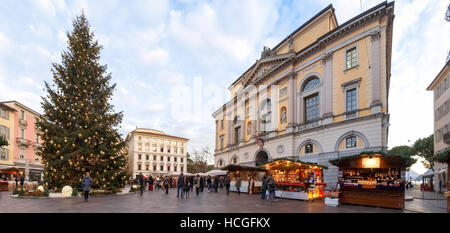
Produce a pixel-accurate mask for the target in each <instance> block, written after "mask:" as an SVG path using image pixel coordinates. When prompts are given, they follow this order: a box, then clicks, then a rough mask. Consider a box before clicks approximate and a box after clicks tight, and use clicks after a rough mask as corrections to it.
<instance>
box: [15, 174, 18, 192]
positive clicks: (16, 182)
mask: <svg viewBox="0 0 450 233" xmlns="http://www.w3.org/2000/svg"><path fill="white" fill-rule="evenodd" d="M15 180H16V188H17V189H18V188H19V185H18V184H19V174H16V179H15Z"/></svg>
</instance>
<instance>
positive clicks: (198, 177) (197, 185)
mask: <svg viewBox="0 0 450 233" xmlns="http://www.w3.org/2000/svg"><path fill="white" fill-rule="evenodd" d="M194 186H195V193H196V194H197V196H198V192H199V189H200V176H199V175H198V174H197V177H195V179H194Z"/></svg>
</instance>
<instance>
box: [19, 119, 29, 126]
mask: <svg viewBox="0 0 450 233" xmlns="http://www.w3.org/2000/svg"><path fill="white" fill-rule="evenodd" d="M19 124H20V125H21V126H27V125H28V123H27V121H26V120H22V119H20V120H19Z"/></svg>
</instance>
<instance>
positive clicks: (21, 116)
mask: <svg viewBox="0 0 450 233" xmlns="http://www.w3.org/2000/svg"><path fill="white" fill-rule="evenodd" d="M20 119H21V120H25V112H24V111H23V110H20Z"/></svg>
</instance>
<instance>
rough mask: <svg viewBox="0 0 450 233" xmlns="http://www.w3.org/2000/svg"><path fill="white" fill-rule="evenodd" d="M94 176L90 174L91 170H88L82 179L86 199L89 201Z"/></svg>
mask: <svg viewBox="0 0 450 233" xmlns="http://www.w3.org/2000/svg"><path fill="white" fill-rule="evenodd" d="M92 183H93V182H92V178H91V176H90V175H89V172H86V176H85V177H84V178H83V180H82V181H81V187H82V188H83V191H84V201H86V202H87V201H88V198H89V191H91V187H92Z"/></svg>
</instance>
